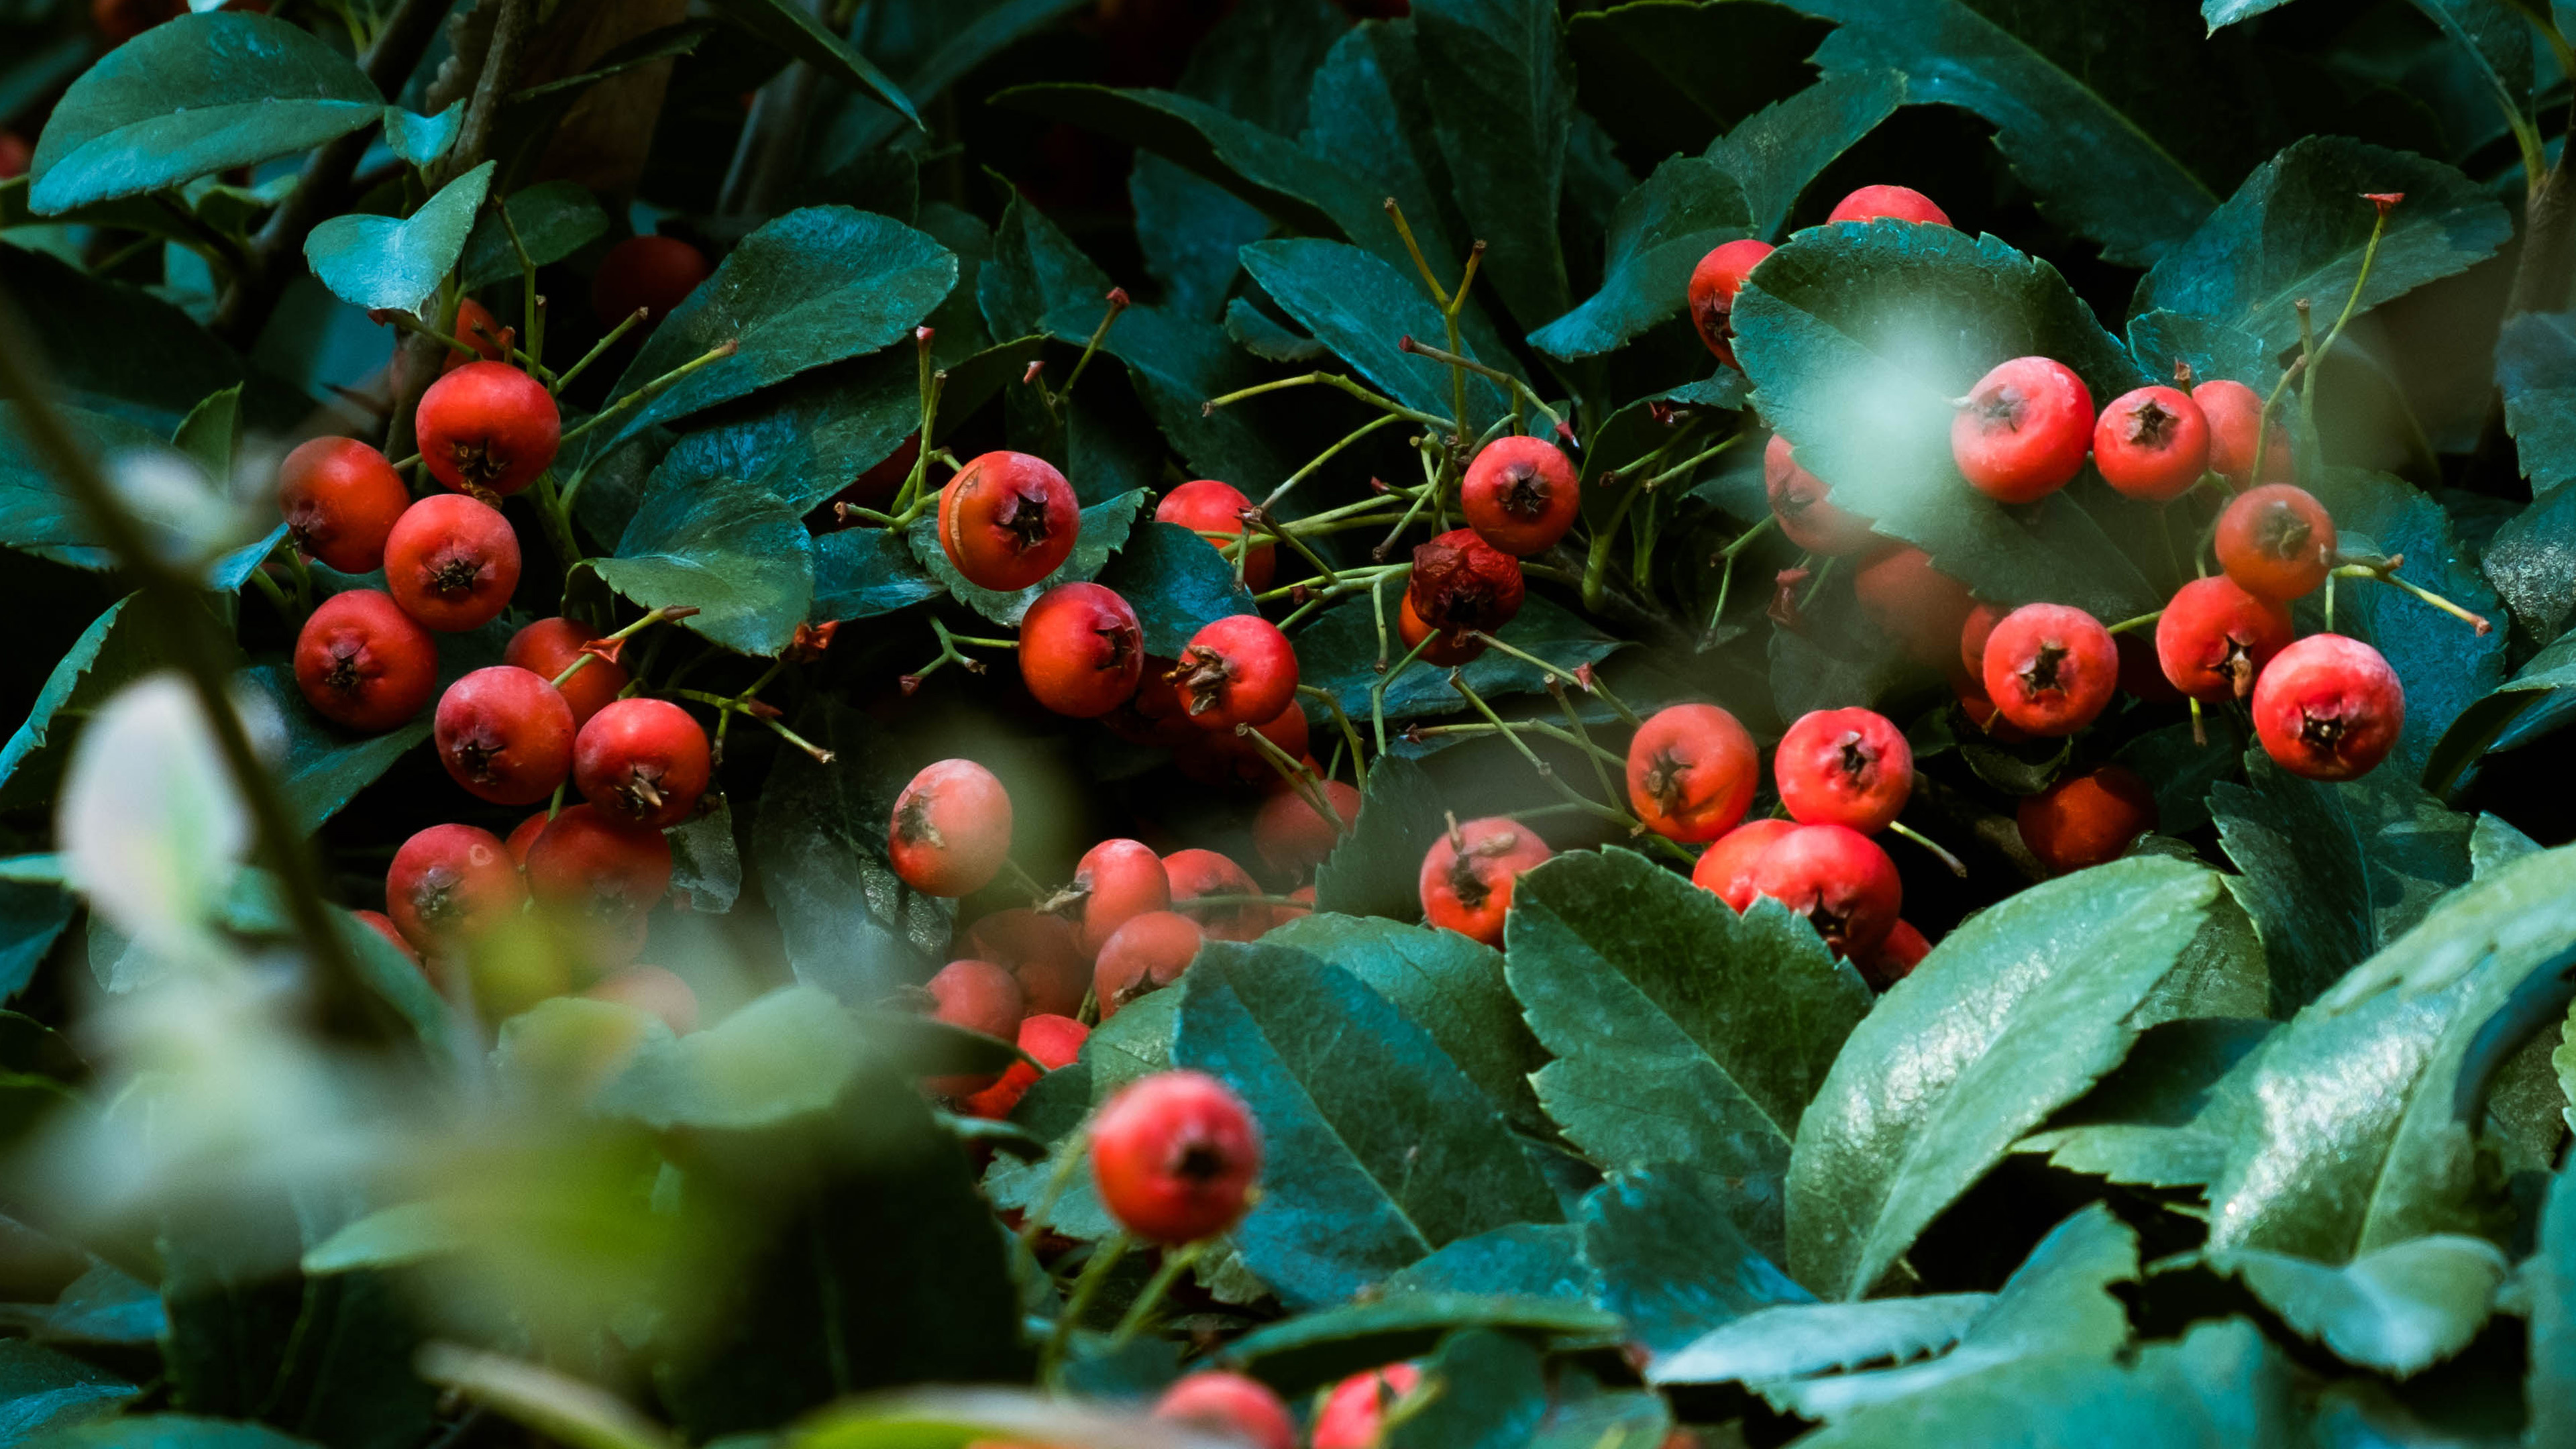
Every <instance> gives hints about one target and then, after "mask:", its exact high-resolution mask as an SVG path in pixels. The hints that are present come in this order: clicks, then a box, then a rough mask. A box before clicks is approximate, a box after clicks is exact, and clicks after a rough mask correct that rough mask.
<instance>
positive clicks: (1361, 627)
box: [1293, 588, 1619, 738]
mask: <svg viewBox="0 0 2576 1449" xmlns="http://www.w3.org/2000/svg"><path fill="white" fill-rule="evenodd" d="M1385 592H1386V609H1385V615H1384V618H1383V623H1384V626H1385V631H1386V632H1385V635H1384V639H1385V641H1386V648H1387V652H1386V654H1385V656H1384V657H1385V659H1386V663H1387V673H1385V674H1380V673H1378V672H1377V661H1378V659H1379V657H1380V656H1379V652H1378V642H1379V638H1380V635H1379V633H1378V625H1379V622H1380V621H1379V620H1378V619H1377V618H1375V617H1373V615H1372V613H1371V609H1370V603H1369V598H1368V596H1366V595H1361V596H1357V597H1354V598H1351V599H1348V600H1345V601H1343V602H1342V603H1339V604H1336V605H1334V606H1333V607H1332V608H1329V609H1326V610H1325V611H1324V612H1323V613H1322V614H1320V615H1317V616H1316V617H1315V619H1314V620H1313V621H1312V622H1311V623H1309V624H1307V625H1306V626H1305V627H1304V628H1303V629H1300V630H1299V631H1298V632H1297V633H1296V634H1295V635H1294V636H1293V637H1294V638H1295V639H1296V641H1297V670H1298V681H1299V682H1300V683H1302V684H1310V685H1313V686H1315V687H1316V688H1318V689H1321V690H1324V691H1325V692H1327V693H1329V694H1331V695H1332V696H1333V698H1334V699H1335V700H1337V701H1338V702H1339V703H1340V704H1341V706H1342V711H1343V712H1344V713H1345V714H1348V715H1349V716H1350V717H1351V720H1352V722H1353V723H1355V724H1357V725H1358V726H1359V728H1360V729H1361V730H1362V731H1363V735H1362V737H1363V738H1367V735H1366V733H1365V732H1366V731H1367V730H1368V729H1369V693H1370V691H1371V690H1372V689H1374V688H1375V687H1376V686H1377V685H1378V684H1379V683H1380V682H1381V681H1383V682H1384V683H1385V684H1386V693H1385V696H1384V714H1385V717H1386V719H1387V721H1388V722H1389V723H1393V722H1395V721H1398V720H1406V719H1413V718H1416V717H1418V716H1421V715H1432V714H1451V713H1455V712H1456V711H1458V710H1459V709H1461V708H1463V707H1464V706H1465V703H1466V701H1465V700H1463V699H1462V698H1460V697H1459V694H1458V692H1457V691H1456V690H1454V689H1451V688H1450V687H1449V671H1448V670H1446V669H1442V668H1440V667H1439V666H1437V665H1431V664H1425V663H1423V662H1422V661H1420V660H1418V659H1417V660H1415V661H1414V662H1413V665H1412V667H1410V668H1408V669H1405V670H1404V671H1402V672H1401V673H1398V672H1396V670H1395V665H1396V663H1397V662H1398V661H1400V660H1402V659H1403V658H1404V641H1403V640H1402V639H1401V638H1399V637H1397V633H1396V618H1395V616H1396V610H1397V608H1398V606H1399V605H1401V604H1402V602H1403V600H1404V590H1403V589H1401V588H1389V589H1387V590H1386V591H1385ZM1494 637H1495V638H1497V639H1500V640H1502V641H1503V642H1504V643H1506V644H1509V645H1511V646H1512V647H1513V648H1516V649H1520V650H1523V651H1525V652H1527V653H1531V654H1535V655H1537V656H1538V657H1539V658H1541V659H1544V660H1547V661H1548V662H1549V663H1551V664H1554V665H1556V666H1557V667H1558V668H1560V669H1573V668H1575V667H1576V666H1578V665H1583V664H1594V663H1598V662H1600V661H1601V660H1603V659H1606V658H1608V657H1610V653H1611V651H1612V650H1614V649H1616V648H1618V647H1619V644H1618V641H1617V640H1615V639H1613V638H1611V637H1610V636H1609V635H1607V634H1604V633H1602V632H1600V631H1599V630H1597V629H1595V628H1593V627H1592V625H1591V624H1589V623H1587V622H1585V621H1584V620H1583V619H1581V618H1579V617H1577V616H1576V615H1574V614H1573V613H1571V612H1569V611H1567V610H1565V609H1563V608H1561V607H1559V606H1557V605H1556V604H1553V603H1550V602H1548V600H1546V599H1545V598H1543V597H1541V596H1539V595H1536V594H1532V595H1531V596H1530V597H1529V598H1528V599H1527V600H1526V601H1525V602H1524V603H1523V604H1522V605H1521V612H1520V615H1519V617H1517V618H1515V619H1513V620H1512V622H1510V623H1509V624H1506V625H1504V626H1503V628H1502V631H1501V632H1500V633H1497V634H1496V635H1495V636H1494ZM1459 672H1460V674H1461V675H1463V676H1464V677H1465V679H1466V681H1467V687H1468V688H1470V689H1472V690H1474V691H1476V693H1478V694H1480V695H1482V696H1484V697H1485V698H1486V699H1488V700H1491V699H1497V698H1500V697H1502V696H1504V695H1510V694H1531V693H1535V692H1537V691H1539V690H1542V689H1545V688H1546V687H1547V679H1548V676H1547V675H1546V673H1545V672H1544V671H1541V670H1539V669H1537V668H1536V667H1534V666H1532V665H1529V664H1525V663H1523V662H1522V661H1520V660H1518V659H1514V658H1512V657H1511V656H1510V655H1508V654H1503V653H1500V652H1499V651H1496V650H1492V649H1488V650H1486V651H1485V652H1484V653H1483V654H1482V655H1479V656H1478V657H1477V658H1476V659H1474V660H1473V661H1471V662H1470V663H1468V664H1467V665H1465V666H1464V667H1463V668H1462V669H1461V670H1460V671H1459Z"/></svg>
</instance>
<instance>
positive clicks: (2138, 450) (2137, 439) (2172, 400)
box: [2093, 387, 2209, 503]
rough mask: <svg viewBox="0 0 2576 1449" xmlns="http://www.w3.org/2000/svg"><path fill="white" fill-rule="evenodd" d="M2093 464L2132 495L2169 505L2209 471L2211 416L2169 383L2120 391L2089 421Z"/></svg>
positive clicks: (2106, 481) (2103, 475)
mask: <svg viewBox="0 0 2576 1449" xmlns="http://www.w3.org/2000/svg"><path fill="white" fill-rule="evenodd" d="M2093 466H2094V467H2095V468H2098V469H2100V470H2101V473H2102V481H2103V482H2105V483H2108V484H2110V485H2111V486H2112V487H2113V488H2116V489H2118V490H2119V491H2121V492H2122V493H2125V494H2127V495H2128V496H2130V497H2131V498H2137V499H2143V500H2144V501H2146V502H2149V503H2170V502H2172V501H2173V500H2175V499H2177V498H2180V497H2181V496H2182V495H2183V494H2184V493H2186V492H2188V491H2189V490H2190V488H2191V485H2193V484H2194V483H2197V482H2199V481H2200V475H2201V474H2203V473H2206V472H2208V471H2209V419H2207V418H2206V417H2203V416H2202V415H2201V411H2200V404H2198V403H2196V402H2193V401H2192V400H2191V399H2190V398H2188V397H2186V396H2184V395H2183V394H2182V393H2181V392H2179V391H2177V390H2175V389H2173V388H2170V387H2142V388H2138V389H2136V390H2135V391H2133V392H2126V393H2122V394H2121V395H2120V396H2118V397H2116V398H2114V399H2112V401H2111V405H2110V406H2109V407H2106V408H2104V409H2102V417H2101V420H2100V421H2099V422H2096V423H2095V424H2094V425H2093Z"/></svg>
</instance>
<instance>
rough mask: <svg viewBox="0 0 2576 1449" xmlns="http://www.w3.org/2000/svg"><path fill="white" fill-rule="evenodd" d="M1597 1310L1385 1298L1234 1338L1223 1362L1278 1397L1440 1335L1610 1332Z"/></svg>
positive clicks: (1426, 1296)
mask: <svg viewBox="0 0 2576 1449" xmlns="http://www.w3.org/2000/svg"><path fill="white" fill-rule="evenodd" d="M1618 1324H1619V1320H1618V1319H1616V1318H1614V1317H1612V1316H1611V1315H1610V1314H1607V1313H1604V1312H1602V1311H1601V1310H1600V1309H1598V1308H1592V1307H1588V1306H1585V1305H1582V1304H1572V1303H1561V1302H1558V1301H1556V1300H1553V1299H1547V1298H1513V1297H1507V1296H1494V1295H1486V1294H1470V1293H1404V1294H1392V1293H1391V1294H1388V1295H1387V1296H1386V1297H1384V1298H1380V1299H1377V1300H1375V1301H1372V1302H1364V1303H1353V1304H1349V1305H1347V1306H1343V1307H1337V1308H1326V1309H1320V1310H1318V1311H1316V1312H1313V1313H1306V1314H1300V1315H1299V1316H1297V1317H1295V1318H1291V1319H1288V1320H1286V1321H1284V1322H1281V1323H1276V1324H1272V1325H1270V1326H1268V1327H1265V1328H1260V1329H1256V1330H1254V1331H1253V1332H1251V1333H1247V1334H1245V1335H1244V1336H1243V1337H1241V1338H1239V1339H1236V1340H1235V1341H1234V1343H1233V1344H1232V1345H1231V1346H1230V1347H1229V1348H1228V1350H1227V1353H1226V1357H1227V1358H1229V1359H1230V1360H1232V1361H1234V1362H1236V1363H1240V1364H1242V1365H1244V1366H1245V1368H1246V1369H1248V1370H1250V1371H1252V1372H1255V1373H1257V1374H1258V1375H1259V1376H1260V1378H1261V1379H1262V1381H1263V1382H1265V1383H1269V1384H1273V1385H1276V1386H1278V1387H1279V1388H1281V1389H1282V1390H1283V1391H1285V1392H1289V1393H1296V1392H1298V1391H1300V1390H1303V1389H1307V1388H1313V1387H1320V1386H1322V1385H1324V1384H1329V1383H1331V1382H1333V1381H1334V1380H1335V1379H1339V1378H1343V1377H1346V1376H1348V1375H1350V1374H1353V1373H1356V1372H1358V1371H1359V1370H1361V1369H1366V1368H1375V1367H1376V1366H1378V1365H1379V1364H1383V1363H1389V1362H1392V1361H1395V1360H1398V1359H1406V1358H1413V1357H1416V1356H1418V1355H1420V1354H1421V1353H1423V1352H1424V1351H1425V1350H1427V1349H1429V1348H1430V1347H1431V1346H1432V1345H1433V1344H1435V1343H1437V1342H1439V1341H1440V1338H1441V1336H1442V1335H1444V1334H1448V1333H1452V1332H1459V1331H1468V1330H1485V1331H1489V1332H1492V1331H1501V1332H1511V1333H1524V1334H1533V1335H1541V1336H1546V1337H1569V1338H1578V1337H1579V1338H1591V1337H1597V1336H1599V1335H1602V1334H1607V1333H1614V1332H1616V1331H1617V1330H1618Z"/></svg>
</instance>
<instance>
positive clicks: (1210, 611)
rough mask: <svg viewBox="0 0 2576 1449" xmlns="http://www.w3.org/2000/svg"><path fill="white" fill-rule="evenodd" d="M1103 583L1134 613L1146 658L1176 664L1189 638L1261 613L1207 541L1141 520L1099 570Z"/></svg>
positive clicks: (1173, 525) (1174, 526)
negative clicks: (1206, 627) (1233, 619)
mask: <svg viewBox="0 0 2576 1449" xmlns="http://www.w3.org/2000/svg"><path fill="white" fill-rule="evenodd" d="M1099 582H1100V583H1101V585H1102V586H1103V587H1106V588H1110V589H1115V590H1117V592H1118V596H1119V597H1120V598H1123V599H1125V600H1126V601H1127V603H1128V605H1129V607H1131V608H1133V609H1135V611H1136V622H1137V623H1138V624H1139V625H1140V626H1141V627H1142V628H1143V630H1144V634H1145V652H1146V653H1147V654H1149V655H1152V656H1154V657H1156V658H1158V659H1177V658H1179V657H1180V654H1181V650H1182V649H1184V648H1186V647H1187V646H1188V645H1189V642H1190V636H1191V635H1193V634H1196V633H1197V632H1198V631H1199V629H1200V628H1201V627H1202V626H1204V625H1206V624H1208V623H1210V622H1212V621H1214V620H1217V619H1222V618H1227V617H1229V616H1231V615H1235V614H1252V613H1258V612H1260V606H1259V605H1258V604H1256V603H1254V602H1253V598H1252V591H1251V590H1250V589H1247V588H1245V587H1244V586H1243V585H1242V584H1240V583H1238V582H1236V581H1235V577H1234V566H1233V565H1232V564H1230V563H1228V562H1227V561H1226V559H1225V556H1224V555H1223V554H1220V553H1218V552H1217V551H1216V550H1215V549H1213V548H1211V547H1209V546H1208V543H1207V540H1205V539H1203V538H1200V537H1199V536H1198V535H1197V534H1195V533H1192V532H1190V531H1189V530H1188V529H1186V528H1183V527H1181V526H1180V525H1179V524H1177V523H1158V522H1156V521H1154V520H1153V519H1151V518H1144V519H1141V520H1140V521H1139V522H1138V523H1137V525H1136V529H1135V531H1134V532H1133V533H1130V534H1128V535H1127V546H1126V547H1125V548H1123V549H1121V550H1119V552H1118V556H1117V557H1116V558H1113V559H1111V560H1110V561H1109V563H1108V565H1107V566H1106V567H1104V568H1102V569H1101V571H1100V579H1099Z"/></svg>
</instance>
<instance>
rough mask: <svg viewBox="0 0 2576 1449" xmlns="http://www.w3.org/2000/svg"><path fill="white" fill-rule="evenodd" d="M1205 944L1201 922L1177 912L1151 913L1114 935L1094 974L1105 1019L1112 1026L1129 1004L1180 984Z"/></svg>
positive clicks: (1093, 984) (1104, 946)
mask: <svg viewBox="0 0 2576 1449" xmlns="http://www.w3.org/2000/svg"><path fill="white" fill-rule="evenodd" d="M1206 939H1207V933H1206V932H1205V931H1202V930H1200V929H1199V923H1198V922H1196V921H1193V920H1191V919H1190V918H1189V917H1187V916H1184V915H1181V914H1179V913H1177V912H1173V911H1147V912H1145V913H1144V914H1143V915H1140V916H1134V917H1131V918H1129V920H1128V921H1127V923H1126V924H1125V925H1122V926H1120V927H1119V928H1118V929H1117V930H1115V931H1112V932H1110V933H1109V939H1108V941H1106V942H1105V943H1103V944H1102V945H1101V948H1100V959H1099V960H1098V961H1097V962H1095V963H1093V966H1092V969H1091V992H1092V995H1093V996H1094V997H1095V998H1096V999H1097V1000H1098V1001H1099V1003H1100V1019H1101V1020H1102V1021H1107V1020H1108V1019H1109V1018H1111V1017H1113V1016H1116V1015H1117V1014H1118V1010H1119V1008H1120V1007H1123V1006H1125V1005H1126V1004H1127V1003H1128V1002H1131V1001H1133V1000H1135V999H1136V998H1137V997H1139V996H1144V995H1147V994H1148V993H1151V992H1156V991H1160V990H1162V989H1163V988H1164V987H1166V986H1169V985H1171V984H1172V983H1173V982H1175V981H1178V980H1180V979H1181V973H1182V972H1184V971H1187V970H1189V969H1190V963H1191V962H1192V961H1195V960H1197V959H1198V954H1199V946H1200V944H1201V943H1202V942H1204V941H1205V940H1206Z"/></svg>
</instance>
